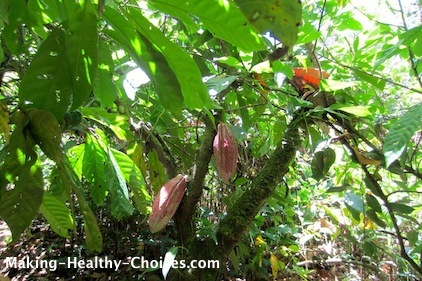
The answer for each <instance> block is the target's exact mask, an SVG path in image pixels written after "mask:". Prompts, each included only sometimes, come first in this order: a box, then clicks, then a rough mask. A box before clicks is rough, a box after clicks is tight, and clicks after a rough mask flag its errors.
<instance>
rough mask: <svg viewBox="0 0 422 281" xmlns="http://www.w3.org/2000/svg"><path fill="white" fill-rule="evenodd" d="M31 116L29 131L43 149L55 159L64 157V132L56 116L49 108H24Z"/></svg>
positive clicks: (58, 159)
mask: <svg viewBox="0 0 422 281" xmlns="http://www.w3.org/2000/svg"><path fill="white" fill-rule="evenodd" d="M24 112H25V113H26V114H27V115H28V117H29V124H28V131H29V132H30V133H31V136H32V137H33V139H34V140H35V141H36V143H37V144H38V145H39V146H40V148H41V149H42V151H43V152H44V153H45V155H47V156H48V157H49V158H50V159H51V160H53V161H56V162H58V161H60V160H61V159H62V155H63V151H62V148H61V137H62V133H61V130H60V126H59V123H58V122H57V119H56V117H55V116H54V115H53V114H52V113H51V112H50V111H47V110H40V109H36V108H29V109H26V110H24Z"/></svg>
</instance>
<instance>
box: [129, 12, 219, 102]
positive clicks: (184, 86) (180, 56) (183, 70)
mask: <svg viewBox="0 0 422 281" xmlns="http://www.w3.org/2000/svg"><path fill="white" fill-rule="evenodd" d="M128 10H129V13H128V14H127V17H128V18H129V19H131V22H133V26H134V27H135V29H136V31H137V32H139V33H140V34H142V35H143V36H144V37H145V38H146V39H147V40H148V41H149V42H150V43H151V44H152V45H153V46H154V47H155V48H156V49H157V50H158V51H160V52H161V54H162V55H163V56H164V58H165V59H166V60H167V63H168V65H169V66H170V68H171V69H172V70H173V72H174V74H175V75H176V78H177V80H178V81H179V84H180V88H181V90H182V94H183V99H184V103H185V105H186V106H188V107H190V108H196V109H202V108H203V107H204V106H207V107H213V102H212V101H211V99H210V97H209V95H208V91H207V88H206V86H205V84H204V82H202V75H201V71H200V70H199V68H198V66H197V64H196V63H195V61H194V60H193V59H192V58H191V57H190V56H189V55H188V54H187V53H186V52H185V51H183V50H182V49H181V48H180V47H179V46H178V45H176V44H174V43H173V42H171V41H170V40H168V39H167V38H166V37H165V36H164V34H163V33H162V32H161V31H160V30H158V29H157V28H156V27H155V26H153V25H152V24H151V23H150V22H149V21H148V20H147V19H146V18H145V17H143V15H142V13H141V12H140V10H139V9H136V8H129V9H128Z"/></svg>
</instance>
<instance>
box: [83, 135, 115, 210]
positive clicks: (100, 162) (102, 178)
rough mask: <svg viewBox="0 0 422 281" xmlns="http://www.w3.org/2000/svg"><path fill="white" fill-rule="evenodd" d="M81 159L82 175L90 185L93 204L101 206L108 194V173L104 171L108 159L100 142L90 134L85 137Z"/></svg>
mask: <svg viewBox="0 0 422 281" xmlns="http://www.w3.org/2000/svg"><path fill="white" fill-rule="evenodd" d="M83 157H84V158H83V166H82V170H83V175H84V176H85V178H86V180H87V181H89V182H91V183H92V188H91V197H92V200H94V202H95V204H97V205H101V204H102V203H103V202H104V199H105V198H106V196H107V193H108V182H107V179H106V173H109V171H106V165H107V163H109V159H108V157H107V153H106V152H105V151H104V147H103V145H101V144H100V141H99V140H98V139H96V138H95V137H94V136H92V135H90V134H87V135H86V139H85V152H84V155H83Z"/></svg>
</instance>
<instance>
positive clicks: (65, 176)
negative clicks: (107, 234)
mask: <svg viewBox="0 0 422 281" xmlns="http://www.w3.org/2000/svg"><path fill="white" fill-rule="evenodd" d="M61 163H62V164H61V165H60V169H59V173H60V177H61V179H62V183H63V185H64V186H65V189H66V190H67V192H68V193H69V194H70V192H71V191H73V192H74V193H75V195H76V198H77V199H78V204H79V209H80V211H81V213H82V216H83V218H84V231H85V239H86V246H87V248H88V250H90V251H96V252H101V251H102V248H103V237H102V235H101V231H100V229H99V227H98V224H97V219H96V218H95V215H94V213H93V212H92V210H91V208H90V207H89V205H88V202H87V201H86V200H85V197H84V194H83V192H82V190H81V189H82V183H81V181H80V180H79V179H78V177H77V175H76V174H75V172H74V171H73V169H72V168H71V167H70V164H69V162H68V161H62V162H61Z"/></svg>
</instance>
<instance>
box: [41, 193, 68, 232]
mask: <svg viewBox="0 0 422 281" xmlns="http://www.w3.org/2000/svg"><path fill="white" fill-rule="evenodd" d="M40 212H41V213H42V214H43V216H44V217H45V218H46V219H47V221H48V223H49V224H50V226H51V228H52V229H53V231H54V232H56V233H57V234H59V235H60V236H62V237H64V238H70V236H69V230H72V229H73V218H72V215H71V214H70V211H69V209H68V208H67V207H66V205H65V204H64V203H63V202H62V201H60V200H59V199H57V198H56V197H54V196H53V195H51V193H49V192H45V193H44V197H43V200H42V204H41V206H40Z"/></svg>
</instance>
